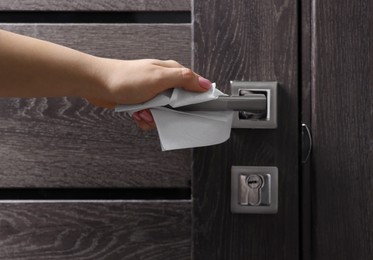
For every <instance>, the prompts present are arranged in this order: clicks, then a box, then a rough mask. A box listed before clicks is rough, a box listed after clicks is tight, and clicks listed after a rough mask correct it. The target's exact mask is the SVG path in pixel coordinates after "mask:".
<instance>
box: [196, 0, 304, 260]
mask: <svg viewBox="0 0 373 260" xmlns="http://www.w3.org/2000/svg"><path fill="white" fill-rule="evenodd" d="M194 8H195V10H194V14H195V28H194V33H195V35H194V39H195V52H194V55H195V57H194V60H195V64H194V66H195V69H196V71H197V72H199V73H201V74H202V75H205V76H206V77H207V78H210V79H212V80H213V81H216V82H217V86H219V87H220V88H222V89H223V90H226V91H229V90H228V86H229V80H247V81H278V82H279V83H280V86H279V108H278V115H279V122H278V123H279V126H278V129H276V130H265V129H263V130H248V129H240V130H238V129H235V130H233V131H232V133H231V138H230V139H229V141H228V142H226V143H224V144H221V145H217V146H213V147H208V148H201V149H195V150H194V173H193V217H194V219H193V230H194V233H193V245H194V247H193V249H194V252H193V256H194V259H195V260H202V259H224V260H228V259H232V260H233V259H234V260H240V259H255V260H264V259H271V260H274V259H287V260H298V259H299V256H300V251H299V250H300V248H299V246H300V245H299V239H300V234H299V200H298V196H299V192H298V189H299V186H298V185H299V178H298V174H299V173H298V171H299V168H298V158H299V157H298V129H299V121H298V82H297V80H298V60H297V54H298V38H297V37H298V34H297V29H298V27H297V23H298V21H297V1H293V0H289V1H262V0H254V1H245V0H233V1H226V2H224V5H223V4H221V3H220V2H218V1H212V0H207V1H206V0H203V1H202V0H199V1H195V5H194ZM232 165H242V166H277V167H278V169H279V193H278V194H279V205H278V209H279V210H278V213H277V214H275V215H244V214H232V213H231V212H230V197H231V189H230V185H231V184H230V174H231V166H232Z"/></svg>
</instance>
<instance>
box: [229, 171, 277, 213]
mask: <svg viewBox="0 0 373 260" xmlns="http://www.w3.org/2000/svg"><path fill="white" fill-rule="evenodd" d="M231 174H232V175H231V212H232V213H246V214H275V213H277V203H278V202H277V200H278V198H277V192H278V169H277V167H257V166H232V173H231Z"/></svg>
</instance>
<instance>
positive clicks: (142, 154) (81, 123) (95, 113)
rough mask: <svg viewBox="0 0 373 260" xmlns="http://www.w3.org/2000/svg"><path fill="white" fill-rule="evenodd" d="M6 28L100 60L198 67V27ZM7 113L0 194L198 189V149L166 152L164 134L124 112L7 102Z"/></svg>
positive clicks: (63, 101) (3, 113) (82, 104)
mask: <svg viewBox="0 0 373 260" xmlns="http://www.w3.org/2000/svg"><path fill="white" fill-rule="evenodd" d="M0 27H1V28H3V29H7V30H11V31H15V32H18V33H23V34H26V35H31V36H35V37H37V38H41V39H47V40H51V41H53V42H56V43H60V44H63V45H67V46H69V47H72V48H75V49H79V50H81V51H85V52H88V53H91V54H94V55H98V56H106V57H115V58H122V59H131V58H144V57H157V58H164V59H169V58H173V59H176V60H182V61H184V63H187V65H188V64H189V63H190V55H191V51H190V37H191V36H190V26H183V25H175V26H173V25H170V26H168V25H167V26H161V25H149V26H148V25H147V26H143V25H133V26H132V25H128V26H127V25H26V24H23V25H22V24H18V25H4V24H2V25H0ZM176 34H178V35H179V36H178V37H175V35H176ZM170 38H172V39H170ZM157 46H158V47H157ZM0 108H1V109H0V143H1V146H0V158H1V163H0V187H129V186H130V187H190V179H191V152H190V150H182V151H173V152H161V148H160V143H159V139H158V135H157V133H156V132H155V131H153V132H150V133H146V132H143V131H141V130H139V129H138V128H137V127H136V126H135V125H134V124H133V122H132V120H131V119H129V118H128V117H126V116H125V115H124V114H123V113H114V112H113V111H112V110H106V109H100V108H96V107H93V106H91V105H89V104H88V103H87V102H86V101H85V100H83V99H79V98H51V99H46V98H39V99H0Z"/></svg>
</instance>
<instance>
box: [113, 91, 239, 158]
mask: <svg viewBox="0 0 373 260" xmlns="http://www.w3.org/2000/svg"><path fill="white" fill-rule="evenodd" d="M219 96H226V94H224V93H222V92H221V91H220V90H218V89H217V88H216V85H215V84H213V85H212V87H211V89H210V90H208V91H207V92H203V93H196V92H190V91H185V90H183V89H180V88H175V89H171V90H167V91H165V92H162V93H160V94H159V95H157V96H156V97H154V98H153V99H152V100H150V101H148V102H146V103H143V104H139V105H119V106H117V107H116V109H115V110H116V111H117V112H123V111H125V112H128V113H129V114H131V115H132V113H134V112H136V111H139V110H143V109H150V111H151V113H152V115H153V118H154V121H155V124H156V126H157V130H158V135H159V139H160V141H161V146H162V150H163V151H168V150H175V149H183V148H192V147H200V146H207V145H214V144H219V143H222V142H225V141H226V140H227V139H228V138H229V136H230V132H231V126H232V120H233V111H188V112H185V111H179V110H173V109H169V108H165V107H164V106H166V105H170V106H171V107H173V108H177V107H182V106H186V105H191V104H196V103H202V102H206V101H210V100H214V99H217V98H218V97H219Z"/></svg>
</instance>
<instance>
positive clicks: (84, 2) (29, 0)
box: [0, 0, 191, 11]
mask: <svg viewBox="0 0 373 260" xmlns="http://www.w3.org/2000/svg"><path fill="white" fill-rule="evenodd" d="M190 8H191V1H190V0H79V1H70V0H1V1H0V10H5V11H190Z"/></svg>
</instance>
